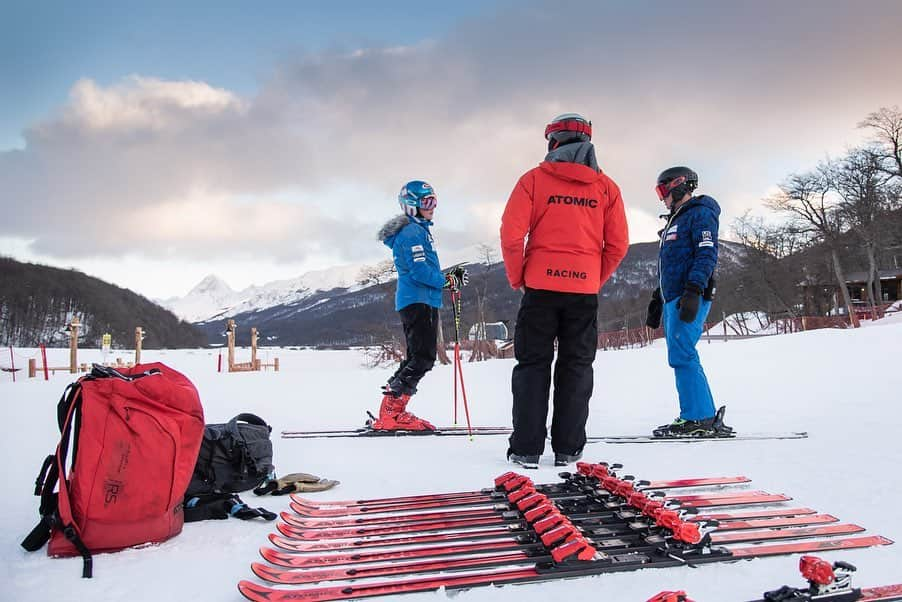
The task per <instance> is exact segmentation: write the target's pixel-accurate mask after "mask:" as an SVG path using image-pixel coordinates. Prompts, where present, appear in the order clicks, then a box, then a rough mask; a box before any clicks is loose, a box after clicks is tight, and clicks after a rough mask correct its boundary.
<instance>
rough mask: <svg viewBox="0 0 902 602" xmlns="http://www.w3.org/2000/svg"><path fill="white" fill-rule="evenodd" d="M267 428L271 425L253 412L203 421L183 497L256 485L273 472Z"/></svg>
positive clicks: (244, 489)
mask: <svg viewBox="0 0 902 602" xmlns="http://www.w3.org/2000/svg"><path fill="white" fill-rule="evenodd" d="M271 432H272V427H271V426H269V425H268V424H266V422H265V421H264V420H263V419H262V418H260V417H259V416H255V415H254V414H238V415H237V416H235V417H234V418H232V419H231V420H229V421H228V422H227V423H225V424H208V425H206V427H205V428H204V439H203V442H202V443H201V446H200V452H199V453H198V456H197V464H195V466H194V474H193V476H192V477H191V482H190V483H189V484H188V490H187V491H186V492H185V499H188V498H191V497H196V496H200V495H209V494H215V493H238V492H240V491H247V490H248V489H253V488H255V487H257V486H259V485H260V484H261V483H262V482H263V481H265V480H266V478H267V477H268V476H269V475H270V474H271V473H272V472H273V464H272V441H270V439H269V435H270V433H271Z"/></svg>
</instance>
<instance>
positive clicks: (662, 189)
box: [655, 176, 686, 201]
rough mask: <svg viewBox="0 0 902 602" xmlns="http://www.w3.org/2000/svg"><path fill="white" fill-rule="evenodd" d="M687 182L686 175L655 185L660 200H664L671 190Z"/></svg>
mask: <svg viewBox="0 0 902 602" xmlns="http://www.w3.org/2000/svg"><path fill="white" fill-rule="evenodd" d="M685 182H686V176H680V177H678V178H674V179H672V180H670V181H669V182H663V183H660V184H658V185H657V186H655V192H657V193H658V200H659V201H663V200H664V199H665V198H667V195H668V194H670V191H671V190H673V189H674V188H676V187H677V186H679V185H680V184H683V183H685Z"/></svg>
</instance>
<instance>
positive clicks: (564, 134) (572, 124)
mask: <svg viewBox="0 0 902 602" xmlns="http://www.w3.org/2000/svg"><path fill="white" fill-rule="evenodd" d="M591 139H592V122H591V121H589V120H588V119H586V118H585V117H583V116H582V115H580V114H579V113H564V114H563V115H558V116H557V117H555V118H554V119H552V120H551V123H549V124H548V125H547V126H545V140H547V141H548V150H549V151H550V150H553V149H554V148H557V147H558V146H560V145H562V144H569V143H571V142H589V141H590V140H591Z"/></svg>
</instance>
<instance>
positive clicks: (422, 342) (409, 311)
mask: <svg viewBox="0 0 902 602" xmlns="http://www.w3.org/2000/svg"><path fill="white" fill-rule="evenodd" d="M398 313H399V314H400V315H401V324H402V325H403V326H404V338H405V339H406V340H407V357H406V358H405V359H404V361H402V362H401V365H400V366H399V367H398V369H397V370H396V371H395V373H394V374H393V375H392V377H391V378H390V379H388V386H389V388H390V389H391V390H392V391H394V392H395V393H398V394H405V395H413V394H414V393H416V392H417V384H418V383H419V382H420V379H421V378H423V376H424V375H425V374H426V373H427V372H429V371H430V370H432V366H433V365H434V364H435V353H436V350H435V340H436V338H437V336H438V309H436V308H435V307H432V306H431V305H427V304H425V303H411V304H410V305H408V306H407V307H402V308H401V310H400V311H399V312H398Z"/></svg>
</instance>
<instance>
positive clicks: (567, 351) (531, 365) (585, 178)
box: [501, 113, 629, 468]
mask: <svg viewBox="0 0 902 602" xmlns="http://www.w3.org/2000/svg"><path fill="white" fill-rule="evenodd" d="M545 139H546V140H548V155H547V156H546V157H545V160H544V161H543V162H542V163H540V164H539V166H538V167H535V168H533V169H531V170H529V171H528V172H526V173H525V174H523V176H522V177H521V178H520V180H519V181H518V182H517V185H516V186H515V187H514V191H513V192H512V193H511V196H510V199H509V200H508V202H507V206H506V207H505V209H504V215H503V217H502V218H501V251H502V254H503V255H504V268H505V270H506V271H507V279H508V281H509V282H510V285H511V287H513V288H515V289H519V290H521V291H523V293H524V294H523V299H522V301H521V302H520V311H519V313H518V314H517V325H516V330H515V331H514V353H515V355H516V358H517V366H516V367H515V368H514V370H513V375H512V378H511V381H512V382H511V390H512V392H513V397H514V406H513V424H514V432H513V434H512V435H511V437H510V447H509V449H508V452H507V456H508V459H509V460H511V461H512V462H515V463H517V464H520V465H522V466H524V467H527V468H536V467H538V462H539V457H540V456H541V455H542V452H543V451H544V448H545V437H546V434H547V432H546V428H545V421H546V420H547V418H548V396H549V389H550V387H551V382H552V376H551V363H552V360H553V359H554V342H555V339H557V345H558V350H557V353H558V357H557V362H556V363H555V366H554V412H553V415H552V419H551V447H552V449H553V450H554V456H555V465H557V466H566V465H567V464H569V463H570V462H575V461H576V460H578V459H579V458H580V457H581V456H582V451H583V446H584V445H585V443H586V420H587V419H588V416H589V398H590V397H591V396H592V382H593V379H592V376H593V374H592V362H593V360H594V359H595V350H596V348H597V339H598V317H597V313H598V291H599V290H600V289H601V286H602V285H603V284H604V283H605V281H607V279H608V278H609V277H610V276H611V274H612V273H613V272H614V270H615V269H617V266H618V265H619V264H620V261H621V260H622V259H623V257H624V256H625V255H626V251H627V247H628V246H629V237H628V233H627V225H626V215H625V212H624V208H623V199H622V198H621V196H620V189H619V188H618V187H617V184H615V183H614V181H613V180H611V179H610V178H609V177H608V176H606V175H605V174H604V173H602V171H601V169H599V167H598V162H597V161H596V159H595V147H594V146H592V143H591V142H590V140H591V139H592V124H591V122H589V121H588V120H586V119H585V118H583V117H582V116H580V115H577V114H575V113H566V114H564V115H560V116H559V117H556V118H555V119H554V120H553V121H552V122H551V123H550V124H549V125H548V127H546V128H545ZM524 243H525V244H524Z"/></svg>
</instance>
